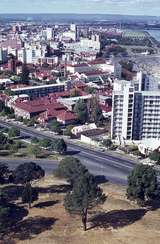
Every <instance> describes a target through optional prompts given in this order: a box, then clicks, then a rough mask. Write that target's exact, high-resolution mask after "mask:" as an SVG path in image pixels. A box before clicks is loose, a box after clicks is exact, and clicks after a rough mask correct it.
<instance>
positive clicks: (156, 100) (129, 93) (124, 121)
mask: <svg viewBox="0 0 160 244" xmlns="http://www.w3.org/2000/svg"><path fill="white" fill-rule="evenodd" d="M141 78H142V77H141ZM144 83H146V84H144ZM112 102H113V103H112V104H113V107H112V125H111V136H112V139H116V140H118V141H119V142H124V141H125V140H142V139H147V138H160V90H158V84H157V83H156V81H154V80H153V79H152V77H147V79H143V80H142V79H139V80H137V81H118V80H117V81H116V82H115V84H114V91H113V101H112Z"/></svg>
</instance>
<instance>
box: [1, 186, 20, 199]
mask: <svg viewBox="0 0 160 244" xmlns="http://www.w3.org/2000/svg"><path fill="white" fill-rule="evenodd" d="M23 189H24V187H23V186H20V185H18V186H17V185H8V186H5V187H4V188H3V190H2V191H3V192H4V193H5V194H6V195H7V199H8V201H9V202H11V201H16V200H17V199H19V198H20V197H21V196H22V191H23Z"/></svg>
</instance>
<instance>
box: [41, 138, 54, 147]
mask: <svg viewBox="0 0 160 244" xmlns="http://www.w3.org/2000/svg"><path fill="white" fill-rule="evenodd" d="M51 145H52V140H50V139H47V138H45V139H43V140H41V141H39V146H40V147H44V148H48V147H50V146H51Z"/></svg>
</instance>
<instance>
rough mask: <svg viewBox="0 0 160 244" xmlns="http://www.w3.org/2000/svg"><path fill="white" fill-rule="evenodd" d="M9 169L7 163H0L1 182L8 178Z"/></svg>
mask: <svg viewBox="0 0 160 244" xmlns="http://www.w3.org/2000/svg"><path fill="white" fill-rule="evenodd" d="M8 173H9V169H8V166H7V165H6V164H3V163H0V184H3V183H4V182H5V179H6V178H8Z"/></svg>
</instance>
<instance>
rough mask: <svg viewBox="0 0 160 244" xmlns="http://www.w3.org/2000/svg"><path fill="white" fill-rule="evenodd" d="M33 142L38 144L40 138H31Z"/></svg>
mask: <svg viewBox="0 0 160 244" xmlns="http://www.w3.org/2000/svg"><path fill="white" fill-rule="evenodd" d="M31 143H33V144H38V143H39V139H38V138H37V137H33V138H32V139H31Z"/></svg>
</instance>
